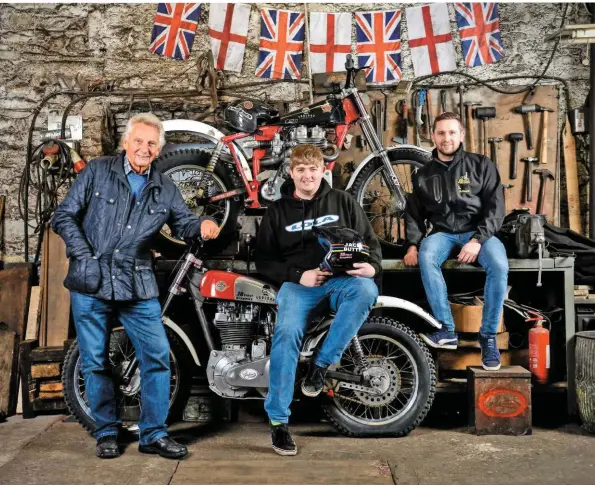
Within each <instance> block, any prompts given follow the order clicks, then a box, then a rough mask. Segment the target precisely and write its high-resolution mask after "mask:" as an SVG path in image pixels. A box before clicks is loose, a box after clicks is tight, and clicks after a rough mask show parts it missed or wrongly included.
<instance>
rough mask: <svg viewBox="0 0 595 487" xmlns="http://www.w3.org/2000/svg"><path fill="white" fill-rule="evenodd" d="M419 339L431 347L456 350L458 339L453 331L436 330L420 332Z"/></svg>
mask: <svg viewBox="0 0 595 487" xmlns="http://www.w3.org/2000/svg"><path fill="white" fill-rule="evenodd" d="M419 336H420V337H421V339H422V340H423V341H424V342H426V343H427V344H428V345H429V346H430V347H432V348H445V349H447V350H456V348H457V346H458V345H459V339H458V337H457V334H456V333H455V332H454V331H448V330H444V329H443V330H438V331H435V332H434V333H420V334H419Z"/></svg>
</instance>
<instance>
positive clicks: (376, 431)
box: [324, 318, 436, 436]
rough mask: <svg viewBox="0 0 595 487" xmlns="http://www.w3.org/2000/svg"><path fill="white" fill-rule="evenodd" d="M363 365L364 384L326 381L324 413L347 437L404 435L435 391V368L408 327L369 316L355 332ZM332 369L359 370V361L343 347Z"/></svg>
mask: <svg viewBox="0 0 595 487" xmlns="http://www.w3.org/2000/svg"><path fill="white" fill-rule="evenodd" d="M358 336H359V340H360V343H361V346H362V349H363V352H364V356H365V357H366V359H367V362H368V364H369V366H370V367H369V369H368V373H369V383H366V384H355V383H349V382H343V381H338V380H330V381H329V383H328V384H327V385H328V387H329V394H328V395H329V399H328V401H327V403H326V404H325V406H324V408H325V412H326V414H327V415H328V417H329V419H330V420H331V422H332V423H333V425H334V426H335V427H336V428H337V429H338V430H339V431H340V432H341V433H343V434H346V435H349V436H381V435H390V436H404V435H406V434H407V433H409V432H410V431H411V430H413V429H414V428H415V427H416V426H417V425H419V424H420V423H421V421H422V420H423V419H424V418H425V416H426V414H427V413H428V411H429V410H430V406H431V405H432V401H433V399H434V393H435V390H436V369H435V366H434V361H433V359H432V356H431V355H430V353H429V351H428V349H427V348H426V346H425V345H424V344H423V343H422V342H421V340H420V339H419V338H418V336H417V335H416V334H415V333H414V332H413V331H412V330H410V329H409V328H407V327H406V326H404V325H402V324H401V323H398V322H396V321H393V320H388V319H381V318H371V319H369V320H368V321H366V323H365V324H364V326H363V327H362V328H361V330H360V332H359V333H358ZM332 368H333V369H334V370H336V371H337V372H343V373H347V374H355V375H360V374H361V373H362V369H361V363H360V361H359V360H358V358H357V355H356V354H355V352H354V350H353V349H352V347H350V348H348V349H347V350H346V351H345V353H344V354H343V357H342V358H341V361H340V363H339V364H335V366H333V367H332Z"/></svg>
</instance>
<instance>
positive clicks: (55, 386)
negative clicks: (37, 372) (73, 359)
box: [39, 381, 63, 392]
mask: <svg viewBox="0 0 595 487" xmlns="http://www.w3.org/2000/svg"><path fill="white" fill-rule="evenodd" d="M62 390H63V385H62V382H60V381H50V382H42V383H40V384H39V392H62Z"/></svg>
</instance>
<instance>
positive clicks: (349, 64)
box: [345, 54, 370, 88]
mask: <svg viewBox="0 0 595 487" xmlns="http://www.w3.org/2000/svg"><path fill="white" fill-rule="evenodd" d="M369 67H370V66H362V67H361V68H356V67H355V63H354V62H353V56H352V55H351V54H347V57H346V60H345V71H347V78H346V79H345V88H353V87H354V86H355V77H356V76H357V73H358V71H362V70H364V69H368V68H369Z"/></svg>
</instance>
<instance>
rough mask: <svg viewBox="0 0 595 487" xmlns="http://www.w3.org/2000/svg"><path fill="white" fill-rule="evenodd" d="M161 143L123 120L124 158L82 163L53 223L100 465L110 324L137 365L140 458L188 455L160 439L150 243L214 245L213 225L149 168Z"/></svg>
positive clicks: (159, 349)
mask: <svg viewBox="0 0 595 487" xmlns="http://www.w3.org/2000/svg"><path fill="white" fill-rule="evenodd" d="M164 142H165V136H164V130H163V125H162V123H161V121H160V120H159V119H158V118H157V117H156V116H154V115H152V114H150V113H143V114H139V115H136V116H134V117H133V118H131V119H130V120H129V122H128V125H127V127H126V131H125V133H124V135H123V137H122V147H123V149H124V151H123V152H122V153H121V154H119V155H117V156H110V157H100V158H98V159H96V160H94V161H92V162H90V163H89V164H88V165H87V167H86V168H85V169H84V171H83V172H82V173H81V174H79V176H78V177H77V179H76V180H75V182H74V184H73V185H72V188H71V189H70V191H69V192H68V194H67V195H66V198H65V199H64V201H63V202H62V203H61V204H60V206H59V207H58V209H57V210H56V214H55V215H54V218H53V221H52V227H53V229H54V231H55V232H56V233H58V234H59V235H60V236H61V237H62V238H63V239H64V241H65V243H66V252H67V256H68V257H69V258H70V265H69V269H68V275H67V277H66V280H65V281H64V285H65V286H66V287H67V288H68V289H69V290H70V293H71V303H72V314H73V318H74V323H75V326H76V331H77V338H78V344H79V350H80V356H81V360H82V372H83V376H84V378H85V385H86V395H87V399H88V401H89V406H90V408H91V412H92V415H93V419H94V420H95V431H94V436H95V439H96V440H97V446H96V454H97V456H98V457H100V458H115V457H118V456H119V455H120V451H119V449H118V444H117V442H116V440H117V436H118V431H119V429H120V426H121V420H120V419H119V418H118V417H117V408H116V399H115V396H116V394H115V390H114V383H113V381H112V378H111V376H110V369H109V357H108V350H109V334H110V321H111V319H112V318H115V319H117V320H118V321H119V322H120V323H121V324H122V326H123V327H124V329H125V330H126V333H127V335H128V336H129V337H130V340H131V341H132V344H133V345H134V348H135V350H136V355H137V358H138V361H139V366H140V374H141V396H142V410H141V414H140V420H139V428H140V442H139V451H141V452H143V453H155V454H159V455H161V456H163V457H166V458H182V457H184V456H185V455H186V454H187V453H188V450H187V448H186V447H185V446H183V445H180V444H179V443H177V442H175V441H174V440H172V439H171V438H170V437H169V436H168V434H167V426H166V419H167V415H168V409H169V392H170V366H169V342H168V340H167V336H166V334H165V329H164V327H163V324H162V322H161V307H160V304H159V300H158V296H159V291H158V288H157V281H156V279H155V275H154V273H153V268H152V262H151V242H152V240H153V237H154V236H155V235H156V234H157V233H158V232H159V230H160V229H161V227H163V225H164V224H165V223H167V224H168V225H169V226H170V228H171V229H172V231H173V234H174V235H176V236H178V237H181V238H189V237H196V236H199V235H201V236H202V237H203V238H205V239H211V238H216V237H217V235H218V234H219V227H218V226H217V224H216V223H215V222H214V221H212V220H211V219H209V218H206V217H202V218H199V217H197V216H195V215H193V214H192V213H191V212H190V211H189V210H188V208H187V207H186V204H185V203H184V200H183V198H182V195H181V194H180V192H179V190H178V189H177V187H176V186H175V185H174V183H173V182H172V181H171V180H170V179H169V178H168V177H167V176H165V175H164V174H162V173H161V172H159V169H158V168H157V167H155V165H153V164H152V163H153V161H154V160H155V158H156V157H157V155H158V154H159V151H160V150H161V147H162V146H163V145H164Z"/></svg>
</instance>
